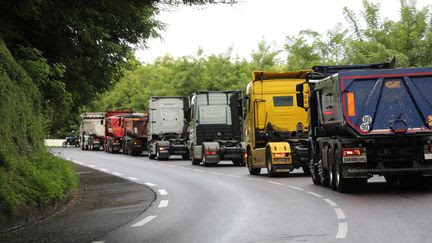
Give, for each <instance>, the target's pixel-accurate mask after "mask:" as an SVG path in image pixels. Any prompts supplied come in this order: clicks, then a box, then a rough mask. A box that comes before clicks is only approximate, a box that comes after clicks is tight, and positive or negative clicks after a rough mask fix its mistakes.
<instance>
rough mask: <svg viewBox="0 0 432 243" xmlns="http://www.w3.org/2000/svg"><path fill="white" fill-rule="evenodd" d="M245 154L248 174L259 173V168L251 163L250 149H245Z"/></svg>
mask: <svg viewBox="0 0 432 243" xmlns="http://www.w3.org/2000/svg"><path fill="white" fill-rule="evenodd" d="M246 155H247V159H246V165H247V167H248V170H249V174H251V175H259V174H260V173H261V168H254V167H253V164H252V153H251V151H250V149H248V150H247V152H246Z"/></svg>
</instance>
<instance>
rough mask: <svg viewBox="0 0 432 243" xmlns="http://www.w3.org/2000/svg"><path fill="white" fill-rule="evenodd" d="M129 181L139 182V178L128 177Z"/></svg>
mask: <svg viewBox="0 0 432 243" xmlns="http://www.w3.org/2000/svg"><path fill="white" fill-rule="evenodd" d="M128 179H130V180H133V181H137V180H138V178H135V177H132V176H128Z"/></svg>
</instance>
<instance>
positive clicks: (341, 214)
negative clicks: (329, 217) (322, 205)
mask: <svg viewBox="0 0 432 243" xmlns="http://www.w3.org/2000/svg"><path fill="white" fill-rule="evenodd" d="M334 210H335V212H336V215H337V218H338V219H345V218H346V216H345V214H344V212H343V211H342V209H341V208H335V209H334Z"/></svg>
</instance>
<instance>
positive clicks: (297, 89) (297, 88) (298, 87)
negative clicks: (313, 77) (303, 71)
mask: <svg viewBox="0 0 432 243" xmlns="http://www.w3.org/2000/svg"><path fill="white" fill-rule="evenodd" d="M296 91H297V92H301V93H303V83H301V84H297V85H296Z"/></svg>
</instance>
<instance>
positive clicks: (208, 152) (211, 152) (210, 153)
mask: <svg viewBox="0 0 432 243" xmlns="http://www.w3.org/2000/svg"><path fill="white" fill-rule="evenodd" d="M206 155H216V151H206Z"/></svg>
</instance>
